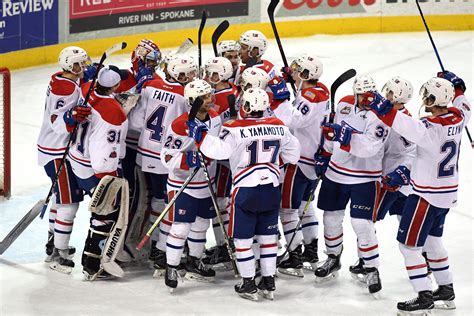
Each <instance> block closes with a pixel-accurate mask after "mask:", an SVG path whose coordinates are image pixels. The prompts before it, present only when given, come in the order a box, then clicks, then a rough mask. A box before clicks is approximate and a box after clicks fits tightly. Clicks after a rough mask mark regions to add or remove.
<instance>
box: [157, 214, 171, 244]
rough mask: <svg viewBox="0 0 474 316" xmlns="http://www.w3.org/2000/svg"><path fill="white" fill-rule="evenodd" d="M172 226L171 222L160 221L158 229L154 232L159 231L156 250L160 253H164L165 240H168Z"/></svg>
mask: <svg viewBox="0 0 474 316" xmlns="http://www.w3.org/2000/svg"><path fill="white" fill-rule="evenodd" d="M172 224H173V223H172V222H170V221H168V220H166V219H162V220H161V222H160V225H159V226H158V229H155V231H157V230H158V231H159V234H158V241H157V242H156V248H158V249H160V250H161V251H166V239H167V238H168V234H169V233H170V229H171V225H172Z"/></svg>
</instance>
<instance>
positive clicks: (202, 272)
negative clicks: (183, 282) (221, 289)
mask: <svg viewBox="0 0 474 316" xmlns="http://www.w3.org/2000/svg"><path fill="white" fill-rule="evenodd" d="M185 269H186V275H185V278H186V279H188V280H195V281H200V282H212V281H214V277H215V276H216V271H214V270H212V269H210V268H207V267H206V266H205V265H204V264H203V263H202V261H201V259H198V258H196V257H192V256H188V260H187V261H186V266H185Z"/></svg>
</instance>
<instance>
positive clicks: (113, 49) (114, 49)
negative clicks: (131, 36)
mask: <svg viewBox="0 0 474 316" xmlns="http://www.w3.org/2000/svg"><path fill="white" fill-rule="evenodd" d="M126 47H127V43H126V42H121V43H117V44H114V45H112V46H111V47H109V48H108V49H107V50H106V51H105V56H106V58H107V57H109V56H110V55H112V54H113V53H115V52H118V51H119V50H122V49H125V48H126Z"/></svg>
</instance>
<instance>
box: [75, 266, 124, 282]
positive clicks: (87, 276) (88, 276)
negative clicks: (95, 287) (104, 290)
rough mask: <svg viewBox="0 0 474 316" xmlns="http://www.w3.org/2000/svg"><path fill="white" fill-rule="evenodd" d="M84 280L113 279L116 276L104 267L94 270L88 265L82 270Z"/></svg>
mask: <svg viewBox="0 0 474 316" xmlns="http://www.w3.org/2000/svg"><path fill="white" fill-rule="evenodd" d="M82 274H83V281H96V280H103V281H105V280H112V279H115V278H116V277H115V276H113V275H111V274H110V273H107V272H105V271H104V269H102V268H101V269H99V271H93V270H91V269H88V268H86V267H84V268H83V270H82Z"/></svg>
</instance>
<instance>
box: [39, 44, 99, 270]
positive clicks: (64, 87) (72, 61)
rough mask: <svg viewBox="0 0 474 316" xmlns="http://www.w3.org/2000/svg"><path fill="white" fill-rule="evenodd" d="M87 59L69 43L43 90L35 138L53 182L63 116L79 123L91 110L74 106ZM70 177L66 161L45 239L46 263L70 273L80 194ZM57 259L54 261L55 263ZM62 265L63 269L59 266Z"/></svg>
mask: <svg viewBox="0 0 474 316" xmlns="http://www.w3.org/2000/svg"><path fill="white" fill-rule="evenodd" d="M88 61H89V56H88V55H87V53H86V51H85V50H83V49H82V48H80V47H76V46H69V47H66V48H64V49H63V50H62V51H61V53H60V54H59V66H60V67H61V69H62V72H57V73H55V74H54V75H52V76H51V81H50V82H49V86H48V89H47V92H46V104H45V111H44V116H43V123H42V125H41V130H40V134H39V137H38V143H37V146H38V163H39V165H40V166H42V167H44V169H45V171H46V174H47V175H48V176H49V177H50V178H51V181H53V182H55V181H56V173H57V171H58V168H59V166H60V164H61V158H62V156H63V155H64V151H65V150H66V144H67V142H68V140H69V137H70V135H69V133H68V131H67V128H66V125H65V123H64V121H63V119H62V117H63V115H64V114H65V113H68V115H70V117H73V118H74V119H75V120H77V121H78V122H81V121H82V120H84V119H85V117H87V115H89V113H90V109H88V108H80V107H76V105H77V103H78V100H79V97H80V94H81V89H80V87H79V81H80V80H81V79H82V78H83V77H84V69H85V68H86V63H87V62H88ZM71 176H72V171H71V166H70V164H69V163H68V162H65V164H64V166H63V168H62V170H61V173H60V174H59V176H58V179H57V181H56V185H55V187H54V189H55V200H54V201H53V205H52V207H51V209H50V212H49V230H48V242H47V244H46V256H47V257H46V259H45V261H46V262H52V264H51V265H50V267H51V268H52V269H55V270H58V271H61V272H65V273H69V272H70V271H71V269H70V268H67V266H70V265H71V263H72V260H70V259H69V258H68V256H69V255H72V254H74V252H75V249H74V248H69V239H70V237H71V232H72V227H73V223H74V218H75V216H76V212H77V209H78V207H79V202H80V201H82V194H76V190H75V188H74V187H72V184H71V183H70V182H69V178H70V177H71ZM55 261H57V262H55ZM62 266H64V268H62Z"/></svg>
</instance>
